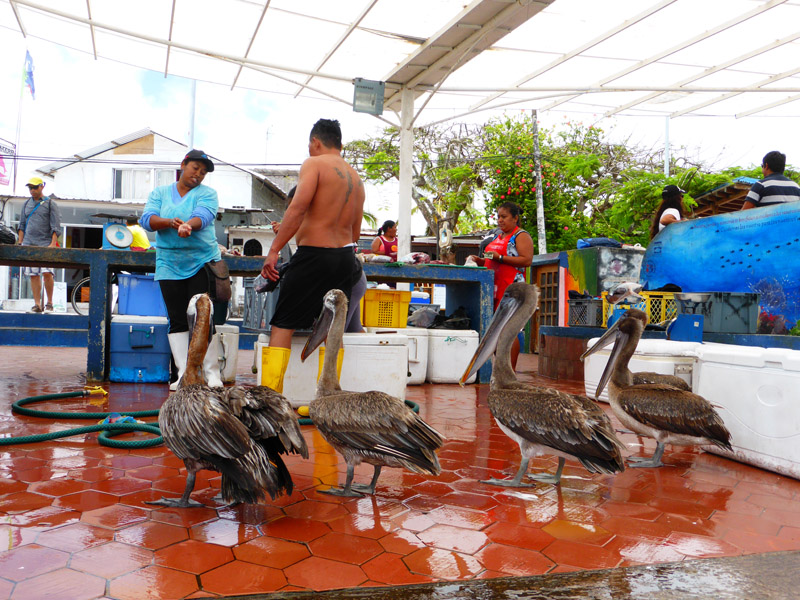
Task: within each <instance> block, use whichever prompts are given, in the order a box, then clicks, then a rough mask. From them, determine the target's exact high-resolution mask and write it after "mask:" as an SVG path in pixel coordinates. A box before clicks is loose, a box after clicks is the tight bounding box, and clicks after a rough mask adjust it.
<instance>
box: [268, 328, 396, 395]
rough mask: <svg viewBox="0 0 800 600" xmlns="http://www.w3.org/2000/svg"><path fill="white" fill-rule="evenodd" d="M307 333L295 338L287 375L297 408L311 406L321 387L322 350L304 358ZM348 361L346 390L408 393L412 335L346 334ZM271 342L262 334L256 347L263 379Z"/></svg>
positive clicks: (342, 383) (289, 392)
mask: <svg viewBox="0 0 800 600" xmlns="http://www.w3.org/2000/svg"><path fill="white" fill-rule="evenodd" d="M306 339H307V337H306V336H294V337H293V338H292V353H291V355H290V356H289V365H288V367H287V368H286V375H285V376H284V379H283V395H284V396H286V398H287V399H288V400H289V402H291V404H292V406H294V407H295V408H296V407H298V406H307V405H308V403H309V402H310V401H311V399H312V398H314V395H315V394H316V391H317V376H318V375H319V350H315V351H314V353H313V354H312V355H311V356H309V357H308V359H306V361H305V362H302V361H301V360H300V353H301V352H302V351H303V347H304V346H305V344H306ZM343 342H344V361H343V362H342V375H341V378H340V381H339V385H340V386H341V387H342V389H343V390H348V391H352V392H368V391H371V390H377V391H381V392H385V393H387V394H391V395H392V396H395V397H397V398H401V399H405V397H406V379H407V377H408V337H407V336H405V335H399V334H395V333H391V334H373V333H346V334H344V339H343ZM268 344H269V334H261V335H259V336H258V342H256V347H255V363H256V368H257V372H258V374H257V381H259V382H260V381H261V349H262V348H263V347H264V346H266V345H268Z"/></svg>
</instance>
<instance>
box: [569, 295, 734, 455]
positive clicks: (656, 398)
mask: <svg viewBox="0 0 800 600" xmlns="http://www.w3.org/2000/svg"><path fill="white" fill-rule="evenodd" d="M645 325H647V315H646V314H645V313H643V312H642V311H640V310H637V309H630V310H629V311H627V312H626V313H625V314H624V315H623V316H622V317H620V319H619V320H618V321H617V322H616V323H614V325H613V326H612V327H611V328H609V330H608V331H607V332H606V333H605V334H604V335H603V336H602V337H601V338H600V340H599V341H598V342H597V343H596V344H595V345H594V346H592V347H591V348H590V349H589V350H587V351H586V352H584V353H583V356H581V359H583V358H585V357H586V356H588V355H589V354H592V353H593V352H596V351H597V350H598V349H600V348H602V347H604V346H605V344H606V343H607V342H608V341H609V340H611V339H615V342H614V348H613V350H612V351H611V356H610V357H609V359H608V363H607V364H606V368H605V370H604V371H603V375H602V377H601V378H600V383H599V384H598V386H597V396H599V395H600V394H601V393H602V391H603V388H604V387H605V386H606V384H608V396H609V398H610V400H611V409H612V410H613V411H614V414H615V415H616V416H617V418H618V419H619V420H620V422H621V423H622V424H623V425H624V426H625V427H627V428H629V429H631V430H632V431H633V432H634V433H637V434H639V435H645V436H648V437H651V438H654V439H655V440H656V442H657V446H656V451H655V453H654V454H653V456H652V457H651V458H645V457H630V458H629V459H628V461H629V462H630V463H633V464H630V466H631V467H661V466H663V463H662V462H661V456H662V455H663V454H664V445H665V444H674V445H678V446H694V445H708V444H716V445H717V446H719V447H720V448H725V449H726V450H732V448H731V444H730V440H731V434H730V432H729V431H728V430H727V429H726V427H725V424H724V423H723V422H722V419H721V418H720V416H719V415H718V414H717V411H715V410H714V407H713V406H711V403H709V402H708V401H707V400H706V399H705V398H703V397H702V396H698V395H697V394H693V393H692V392H688V391H686V390H681V389H678V388H676V387H672V386H669V385H663V384H634V383H633V374H632V373H631V372H630V370H629V369H628V362H630V359H631V356H633V353H634V351H635V350H636V344H638V343H639V338H641V337H642V332H643V331H644V328H645Z"/></svg>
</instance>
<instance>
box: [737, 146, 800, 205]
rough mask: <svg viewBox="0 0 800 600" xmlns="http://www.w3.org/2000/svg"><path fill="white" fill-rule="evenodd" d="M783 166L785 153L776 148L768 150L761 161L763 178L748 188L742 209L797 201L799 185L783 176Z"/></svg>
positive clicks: (799, 194)
mask: <svg viewBox="0 0 800 600" xmlns="http://www.w3.org/2000/svg"><path fill="white" fill-rule="evenodd" d="M785 168H786V155H785V154H783V153H781V152H778V151H777V150H773V151H772V152H768V153H767V155H766V156H765V157H764V160H763V161H762V163H761V170H762V171H763V172H764V179H762V180H761V181H757V182H756V183H754V184H753V187H751V188H750V191H749V192H748V194H747V196H746V197H745V199H744V206H742V210H747V209H748V208H760V207H762V206H771V205H773V204H783V203H784V202H797V201H799V200H800V186H798V185H797V184H796V183H795V182H794V181H792V180H791V179H789V178H788V177H786V176H784V174H783V171H784V169H785Z"/></svg>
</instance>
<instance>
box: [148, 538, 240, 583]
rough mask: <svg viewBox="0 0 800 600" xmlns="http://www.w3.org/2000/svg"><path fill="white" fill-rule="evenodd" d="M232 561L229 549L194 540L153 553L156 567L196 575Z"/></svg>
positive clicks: (231, 553)
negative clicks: (159, 566)
mask: <svg viewBox="0 0 800 600" xmlns="http://www.w3.org/2000/svg"><path fill="white" fill-rule="evenodd" d="M232 560H234V557H233V552H231V550H230V548H226V547H224V546H218V545H216V544H204V543H202V542H198V541H195V540H185V541H183V542H180V543H177V544H173V545H171V546H168V547H166V548H162V549H161V550H157V551H156V553H155V563H156V564H157V565H161V566H162V567H169V568H171V569H176V570H178V571H187V572H189V573H195V574H197V575H199V574H201V573H205V572H207V571H210V570H212V569H216V568H217V567H220V566H222V565H224V564H226V563H228V562H231V561H232Z"/></svg>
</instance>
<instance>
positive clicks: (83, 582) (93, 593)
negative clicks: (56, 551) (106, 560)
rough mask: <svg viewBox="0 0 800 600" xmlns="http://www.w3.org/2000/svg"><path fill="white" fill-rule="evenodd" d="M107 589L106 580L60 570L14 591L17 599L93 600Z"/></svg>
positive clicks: (30, 581) (27, 582) (19, 586)
mask: <svg viewBox="0 0 800 600" xmlns="http://www.w3.org/2000/svg"><path fill="white" fill-rule="evenodd" d="M105 589H106V580H105V579H103V578H102V577H95V576H94V575H89V574H87V573H80V572H78V571H75V570H73V569H58V570H57V571H51V572H50V573H45V574H44V575H38V576H37V577H33V578H31V579H26V580H25V581H21V582H20V583H18V584H17V586H16V588H15V589H14V597H15V598H30V599H33V598H71V599H73V600H83V599H85V600H91V599H94V598H97V597H98V596H100V595H101V594H103V592H105Z"/></svg>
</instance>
